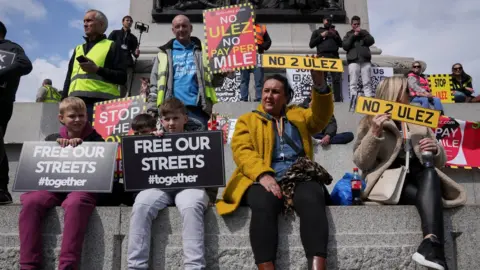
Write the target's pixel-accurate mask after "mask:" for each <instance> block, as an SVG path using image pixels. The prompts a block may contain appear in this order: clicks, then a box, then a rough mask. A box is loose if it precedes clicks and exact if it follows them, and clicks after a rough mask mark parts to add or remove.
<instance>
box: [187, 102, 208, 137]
mask: <svg viewBox="0 0 480 270" xmlns="http://www.w3.org/2000/svg"><path fill="white" fill-rule="evenodd" d="M187 115H188V122H187V124H186V125H185V131H206V130H208V120H209V118H210V117H209V116H208V114H207V113H205V112H204V111H203V110H202V107H194V106H187Z"/></svg>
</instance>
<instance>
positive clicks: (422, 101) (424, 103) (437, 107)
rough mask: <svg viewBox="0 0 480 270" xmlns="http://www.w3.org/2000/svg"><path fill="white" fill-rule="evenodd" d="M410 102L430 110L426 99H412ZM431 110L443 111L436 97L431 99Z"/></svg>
mask: <svg viewBox="0 0 480 270" xmlns="http://www.w3.org/2000/svg"><path fill="white" fill-rule="evenodd" d="M411 102H416V103H420V106H422V107H424V108H426V109H430V101H429V98H428V97H414V98H412V100H411ZM432 102H433V108H434V109H435V110H438V111H443V105H442V102H441V101H440V99H439V98H438V97H432Z"/></svg>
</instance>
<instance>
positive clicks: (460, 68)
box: [453, 67, 463, 70]
mask: <svg viewBox="0 0 480 270" xmlns="http://www.w3.org/2000/svg"><path fill="white" fill-rule="evenodd" d="M462 69H463V68H462V67H454V68H453V70H462Z"/></svg>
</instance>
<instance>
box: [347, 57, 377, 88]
mask: <svg viewBox="0 0 480 270" xmlns="http://www.w3.org/2000/svg"><path fill="white" fill-rule="evenodd" d="M371 69H372V63H370V62H368V63H350V64H349V65H348V74H349V75H350V96H351V97H353V96H357V93H358V90H359V88H358V80H359V78H360V76H362V86H363V88H362V89H363V93H364V94H365V96H366V97H374V92H373V89H372V82H371V77H370V76H371Z"/></svg>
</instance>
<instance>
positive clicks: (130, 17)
mask: <svg viewBox="0 0 480 270" xmlns="http://www.w3.org/2000/svg"><path fill="white" fill-rule="evenodd" d="M126 18H129V19H130V20H132V22H133V18H132V16H130V15H127V16H125V17H123V19H122V22H124V21H125V19H126Z"/></svg>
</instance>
